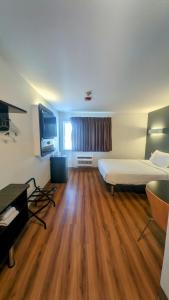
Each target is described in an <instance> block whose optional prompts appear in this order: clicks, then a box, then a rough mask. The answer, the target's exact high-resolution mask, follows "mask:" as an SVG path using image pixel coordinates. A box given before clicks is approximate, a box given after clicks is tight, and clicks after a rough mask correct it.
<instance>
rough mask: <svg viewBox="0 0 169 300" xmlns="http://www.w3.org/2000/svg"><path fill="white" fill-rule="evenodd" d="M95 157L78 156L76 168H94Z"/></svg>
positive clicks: (87, 155)
mask: <svg viewBox="0 0 169 300" xmlns="http://www.w3.org/2000/svg"><path fill="white" fill-rule="evenodd" d="M93 166H94V160H93V155H89V154H86V155H85V154H78V155H77V156H76V167H93Z"/></svg>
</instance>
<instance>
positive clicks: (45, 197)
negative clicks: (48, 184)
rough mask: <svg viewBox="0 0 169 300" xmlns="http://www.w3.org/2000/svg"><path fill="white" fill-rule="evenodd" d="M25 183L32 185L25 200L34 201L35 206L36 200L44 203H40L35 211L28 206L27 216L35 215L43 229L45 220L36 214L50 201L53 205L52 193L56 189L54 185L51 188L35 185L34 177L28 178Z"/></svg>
mask: <svg viewBox="0 0 169 300" xmlns="http://www.w3.org/2000/svg"><path fill="white" fill-rule="evenodd" d="M26 184H27V185H28V187H30V188H31V187H32V189H31V193H30V195H29V196H28V198H27V200H28V202H31V203H34V204H35V206H37V204H38V202H44V205H42V206H41V207H40V208H38V209H37V210H36V211H35V212H33V211H32V210H31V209H30V208H28V211H29V217H30V218H31V217H35V218H36V219H38V220H39V221H40V222H41V223H42V224H43V225H44V229H46V228H47V227H46V222H44V221H43V220H42V219H41V218H39V217H38V216H37V214H38V213H39V212H40V211H41V210H43V209H44V208H45V207H47V206H48V205H49V204H50V203H52V204H53V206H55V202H54V201H53V199H52V195H53V193H54V192H55V191H56V187H53V188H51V189H49V190H48V189H45V188H41V187H40V186H37V184H36V181H35V178H33V177H32V178H30V179H29V180H28V181H27V182H26Z"/></svg>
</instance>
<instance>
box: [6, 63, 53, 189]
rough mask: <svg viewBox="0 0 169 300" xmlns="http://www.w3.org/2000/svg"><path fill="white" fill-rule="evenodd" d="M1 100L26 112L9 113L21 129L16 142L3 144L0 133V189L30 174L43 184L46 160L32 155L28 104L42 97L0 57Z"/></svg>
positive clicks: (21, 180)
mask: <svg viewBox="0 0 169 300" xmlns="http://www.w3.org/2000/svg"><path fill="white" fill-rule="evenodd" d="M0 99H1V100H3V101H7V102H9V103H11V104H14V105H16V106H19V107H20V108H23V109H25V110H27V114H10V118H11V120H12V121H13V122H14V123H15V125H16V126H17V128H18V129H19V131H20V133H19V136H18V137H17V138H16V140H17V142H16V143H13V142H9V143H8V144H5V143H4V142H3V138H2V135H1V134H0V188H3V187H4V186H6V185H8V184H10V183H24V182H25V181H26V180H28V179H29V178H30V177H35V178H36V179H37V181H38V183H39V184H40V185H42V186H43V185H45V184H46V183H47V181H48V180H49V178H50V169H49V159H40V158H36V157H35V156H34V153H33V132H32V114H31V105H32V104H36V103H37V102H41V103H44V100H43V99H42V98H40V96H39V95H38V94H37V93H36V92H35V91H34V90H33V89H32V88H31V87H30V86H29V85H28V84H27V83H26V82H25V81H24V79H23V78H22V77H21V76H20V75H18V74H17V73H16V72H15V70H13V69H12V67H11V66H10V67H9V65H8V64H7V63H6V62H5V61H4V60H3V59H2V58H1V57H0ZM44 104H45V103H44Z"/></svg>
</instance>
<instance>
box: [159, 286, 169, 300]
mask: <svg viewBox="0 0 169 300" xmlns="http://www.w3.org/2000/svg"><path fill="white" fill-rule="evenodd" d="M158 299H159V300H168V298H167V296H166V294H165V293H164V291H163V289H162V287H161V286H160V289H159V295H158Z"/></svg>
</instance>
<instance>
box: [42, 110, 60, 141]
mask: <svg viewBox="0 0 169 300" xmlns="http://www.w3.org/2000/svg"><path fill="white" fill-rule="evenodd" d="M39 114H40V131H41V138H43V139H52V138H54V137H56V136H57V129H56V117H55V115H54V114H53V113H52V112H51V111H50V110H48V109H47V108H46V107H44V106H43V105H39Z"/></svg>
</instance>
